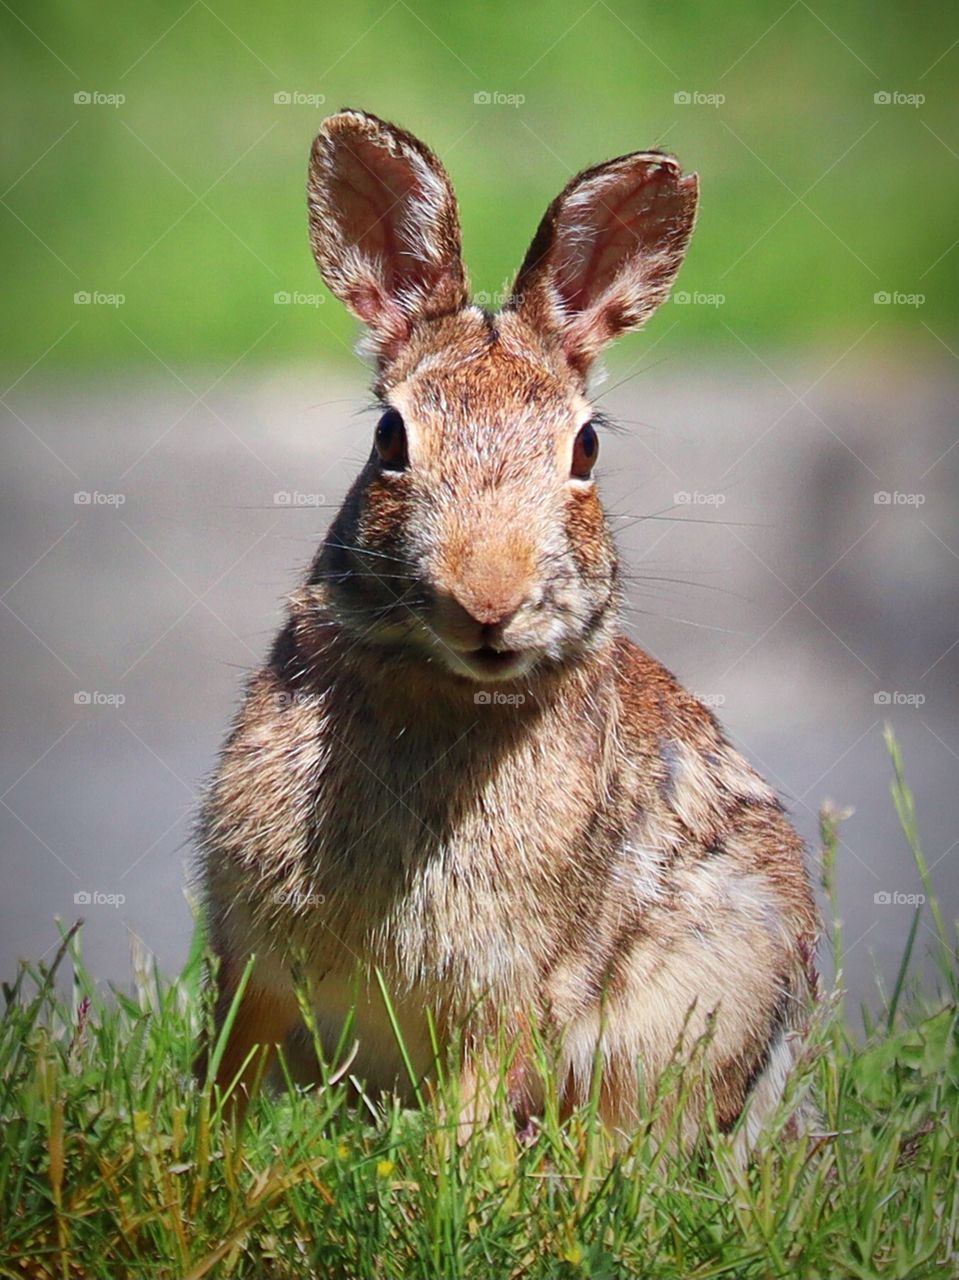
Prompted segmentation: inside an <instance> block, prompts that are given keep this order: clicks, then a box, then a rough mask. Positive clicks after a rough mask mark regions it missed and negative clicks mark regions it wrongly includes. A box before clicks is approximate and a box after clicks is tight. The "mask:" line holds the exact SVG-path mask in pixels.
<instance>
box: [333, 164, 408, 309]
mask: <svg viewBox="0 0 959 1280" xmlns="http://www.w3.org/2000/svg"><path fill="white" fill-rule="evenodd" d="M331 195H332V199H333V201H334V202H335V204H336V206H337V207H338V210H339V216H340V225H341V226H343V227H345V228H348V229H349V234H350V241H351V244H352V245H354V246H355V247H357V248H358V249H360V250H361V251H362V253H363V255H364V256H373V257H376V258H378V259H379V260H380V263H381V265H382V269H383V283H384V285H385V287H386V289H385V291H386V292H387V293H393V292H395V290H396V289H398V288H402V287H404V286H405V285H409V284H415V283H416V281H417V276H418V274H419V273H418V270H417V268H418V265H419V264H418V262H417V256H416V254H415V253H414V252H412V237H411V235H410V230H411V228H410V213H411V206H412V205H413V204H414V202H415V201H416V200H417V199H419V198H421V196H422V191H421V187H420V184H419V183H418V182H417V180H416V177H415V175H414V173H413V170H412V168H411V166H410V164H409V162H408V161H406V160H404V159H398V158H396V157H394V156H391V155H390V154H389V152H387V151H386V150H385V148H383V147H381V146H375V145H373V144H367V143H365V142H364V141H363V140H360V139H351V140H350V142H349V143H348V144H347V145H344V146H343V148H342V150H341V152H340V153H339V154H338V156H337V163H336V171H335V174H334V179H333V182H332V184H331Z"/></svg>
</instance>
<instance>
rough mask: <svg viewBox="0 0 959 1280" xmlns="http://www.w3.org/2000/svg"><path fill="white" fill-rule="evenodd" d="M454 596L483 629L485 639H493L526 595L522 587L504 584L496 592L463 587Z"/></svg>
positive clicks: (471, 619) (454, 592)
mask: <svg viewBox="0 0 959 1280" xmlns="http://www.w3.org/2000/svg"><path fill="white" fill-rule="evenodd" d="M452 595H453V599H454V600H455V601H456V603H457V604H458V605H459V607H460V608H461V609H462V610H463V612H464V613H465V614H468V615H469V620H470V621H471V622H473V623H475V624H476V625H477V626H479V627H481V628H482V630H483V633H484V638H492V636H493V634H494V633H495V632H496V631H497V630H502V628H503V627H505V626H506V624H507V623H508V622H509V621H510V619H511V618H512V617H513V616H514V615H515V614H516V613H517V611H518V610H519V608H520V606H521V605H522V603H523V600H524V598H525V595H526V593H525V591H524V589H523V587H522V586H518V585H515V584H512V583H503V584H501V586H500V587H499V589H496V590H490V589H485V590H484V589H482V588H480V589H479V590H474V589H472V588H469V587H467V588H462V587H461V588H460V589H459V590H454V591H453V593H452Z"/></svg>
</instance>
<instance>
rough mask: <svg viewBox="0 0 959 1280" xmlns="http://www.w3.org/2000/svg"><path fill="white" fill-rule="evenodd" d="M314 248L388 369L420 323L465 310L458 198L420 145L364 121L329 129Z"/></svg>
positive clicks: (351, 115) (318, 184)
mask: <svg viewBox="0 0 959 1280" xmlns="http://www.w3.org/2000/svg"><path fill="white" fill-rule="evenodd" d="M307 202H308V204H309V211H310V244H311V245H312V247H313V256H314V257H315V258H316V263H317V266H318V267H319V268H320V272H321V274H322V276H323V279H324V280H325V281H326V283H327V285H328V286H329V288H330V289H331V290H332V291H333V293H335V294H336V296H337V297H338V298H340V299H341V300H342V301H343V302H345V303H346V305H347V306H348V307H349V308H350V310H351V311H352V312H353V313H354V315H357V316H358V317H359V318H360V319H361V320H362V321H364V323H365V324H367V325H368V326H369V339H370V345H371V346H372V348H373V350H374V351H375V353H376V354H377V355H378V356H379V359H380V361H381V363H388V362H389V361H390V360H391V359H393V357H394V356H395V355H396V353H397V352H398V351H399V349H400V348H401V347H402V346H403V344H404V343H405V342H406V341H407V339H408V338H409V336H410V334H411V333H412V331H413V329H414V328H415V326H416V325H417V324H418V323H419V322H420V321H422V320H426V319H429V318H431V317H433V316H439V315H445V314H446V313H448V312H450V311H456V310H458V309H459V308H460V307H462V306H463V305H464V304H465V303H466V302H467V301H468V285H467V280H466V272H465V269H464V267H463V261H462V257H461V253H460V226H459V217H458V215H457V210H456V198H455V196H454V195H453V188H452V186H451V185H450V180H449V178H448V176H447V174H446V171H445V169H444V168H443V166H442V165H441V164H440V162H439V160H438V159H437V158H436V156H435V155H433V153H432V151H430V150H429V148H428V147H425V146H424V145H423V143H422V142H419V141H418V140H417V139H416V138H414V137H412V136H411V135H410V134H408V133H404V132H403V130H402V129H397V128H396V127H395V126H394V125H391V124H387V123H386V122H385V121H383V120H379V119H377V117H376V116H372V115H367V114H366V113H365V112H362V111H341V112H339V113H338V114H337V115H335V116H330V117H329V119H327V120H325V121H324V122H323V125H322V128H321V129H320V133H319V135H318V137H317V138H316V141H315V142H314V143H313V152H312V155H311V157H310V173H309V181H308V184H307Z"/></svg>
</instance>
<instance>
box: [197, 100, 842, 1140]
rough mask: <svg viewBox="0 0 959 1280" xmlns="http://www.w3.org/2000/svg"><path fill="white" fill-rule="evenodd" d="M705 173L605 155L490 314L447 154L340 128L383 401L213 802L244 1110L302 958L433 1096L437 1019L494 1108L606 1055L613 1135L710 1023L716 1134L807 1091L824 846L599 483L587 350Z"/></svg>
mask: <svg viewBox="0 0 959 1280" xmlns="http://www.w3.org/2000/svg"><path fill="white" fill-rule="evenodd" d="M697 198H698V181H697V178H696V176H695V175H690V176H686V177H684V176H683V175H682V172H681V168H680V165H679V163H678V162H677V160H676V159H675V158H674V157H672V156H670V155H666V154H662V153H660V152H658V151H648V152H636V153H634V154H630V155H624V156H620V157H619V158H617V159H614V160H610V161H608V162H607V163H605V164H600V165H597V166H596V167H595V168H591V169H587V170H586V171H584V172H582V173H580V174H579V175H578V176H576V177H574V178H573V179H572V180H571V181H570V182H569V183H568V184H567V186H566V187H565V188H564V190H563V191H562V192H561V193H560V194H559V195H558V196H557V198H556V199H555V200H554V201H553V203H552V204H551V205H550V206H549V208H548V209H547V211H546V214H545V216H544V217H543V219H542V222H541V223H540V225H539V229H538V230H537V232H536V235H535V237H534V239H533V241H532V244H531V246H530V249H529V251H528V253H527V254H526V257H525V259H524V261H523V264H522V266H521V267H520V269H519V273H518V275H517V276H516V279H515V282H514V284H513V286H512V289H511V291H510V294H509V296H508V297H507V298H506V300H505V303H504V305H503V307H502V309H501V310H500V311H499V313H498V314H492V313H490V312H489V311H488V310H485V309H483V308H481V307H479V306H476V305H473V304H472V303H471V300H470V292H469V286H468V282H467V276H466V271H465V269H464V266H463V261H462V257H461V251H460V227H459V218H458V212H457V205H456V200H455V197H454V194H453V190H452V187H451V184H450V180H449V178H448V176H447V174H446V171H445V170H444V168H443V166H442V164H441V163H440V161H439V160H438V159H437V157H436V156H435V155H434V154H433V153H432V151H430V150H429V149H428V148H427V147H426V146H425V145H424V144H423V143H421V142H420V141H418V140H417V139H416V138H414V137H412V136H411V135H410V134H409V133H407V132H405V131H404V130H402V129H400V128H398V127H396V126H394V125H392V124H389V123H387V122H385V121H383V120H381V119H379V118H377V117H376V116H374V115H370V114H367V113H365V112H362V111H356V110H343V111H341V112H339V113H337V114H335V115H333V116H331V117H329V118H328V119H327V120H326V121H325V122H324V123H323V125H322V127H321V129H320V132H319V135H318V137H317V138H316V140H315V142H314V144H313V147H312V153H311V159H310V165H309V181H308V207H309V232H310V241H311V245H312V249H313V254H314V256H315V258H316V262H317V264H318V267H319V270H320V272H321V274H322V276H323V279H324V280H325V282H326V284H327V285H328V287H329V288H330V290H331V291H332V292H333V293H334V294H335V295H336V296H337V297H338V298H339V299H341V300H342V301H343V302H344V303H345V304H346V306H347V307H348V308H349V309H350V310H351V311H352V312H353V313H354V315H355V316H356V317H358V318H359V320H361V321H362V322H363V323H364V325H365V326H366V337H365V339H364V344H365V349H366V351H367V352H368V354H370V355H372V357H373V361H374V367H375V377H374V382H373V389H374V393H375V396H376V399H377V401H378V404H379V411H380V416H379V419H378V422H377V425H376V428H375V433H374V439H373V442H372V445H371V451H370V455H369V458H368V460H367V462H366V464H365V465H364V466H363V468H362V471H361V472H360V474H359V475H358V477H357V478H356V480H355V483H354V484H353V485H352V487H351V488H350V490H349V492H348V495H347V497H346V499H345V501H344V502H343V505H342V508H341V509H340V510H339V512H338V514H337V515H336V516H335V518H334V519H333V521H332V524H331V526H330V528H329V531H328V533H327V534H326V536H325V538H324V539H323V541H322V544H321V546H320V548H319V551H318V552H317V554H316V556H315V559H314V560H313V563H312V565H311V567H310V569H309V572H308V574H307V575H306V579H305V581H304V582H303V585H302V586H300V587H299V588H298V589H297V590H295V591H294V592H293V593H292V595H291V596H290V598H289V606H288V615H287V618H286V622H285V625H284V626H283V627H282V630H281V631H280V633H279V635H278V636H277V638H276V640H275V642H274V644H273V647H272V650H271V652H270V654H269V659H268V661H267V662H266V665H265V666H264V667H263V668H262V669H261V670H259V671H258V672H256V674H254V675H253V676H252V678H251V679H250V681H249V685H248V690H247V694H246V700H245V703H244V704H243V707H242V709H241V711H240V712H239V715H238V718H237V719H236V722H235V724H234V726H233V729H232V732H231V734H230V736H229V738H228V740H227V742H226V745H225V746H224V748H223V751H222V755H221V758H220V762H219V766H218V769H217V771H216V773H215V775H214V778H213V780H212V782H211V784H210V786H209V789H208V793H207V797H206V799H205V802H204V806H203V810H202V814H201V819H200V824H199V842H198V843H199V850H200V867H201V879H202V885H203V893H204V899H205V905H206V913H207V918H208V922H209V931H210V939H211V946H212V949H213V952H214V953H215V956H216V958H217V979H218V996H217V998H216V1008H215V1022H216V1028H217V1030H219V1029H222V1027H223V1024H224V1020H225V1019H226V1017H227V1015H228V1012H229V1011H230V1009H231V1006H233V1005H234V1004H235V1005H236V1014H235V1018H234V1020H233V1023H232V1026H231V1030H230V1034H229V1036H228V1038H227V1042H226V1048H225V1052H224V1053H223V1055H222V1059H221V1061H220V1064H219V1074H218V1079H219V1082H220V1084H221V1085H222V1086H223V1087H224V1088H226V1087H227V1086H229V1085H230V1084H231V1082H235V1083H236V1084H237V1093H236V1097H237V1098H238V1103H237V1105H238V1106H239V1107H240V1108H241V1109H242V1108H243V1107H244V1106H245V1104H246V1098H247V1095H248V1094H249V1093H250V1092H251V1091H252V1089H253V1088H254V1086H255V1083H256V1082H257V1081H258V1080H259V1079H260V1077H261V1075H262V1073H263V1070H264V1059H265V1060H267V1061H269V1060H270V1059H272V1057H273V1055H274V1054H275V1051H276V1048H277V1046H280V1045H283V1044H285V1043H287V1042H288V1041H289V1040H290V1038H291V1036H294V1035H295V1033H296V1028H297V1027H300V1028H301V1033H302V1015H301V1007H300V1003H299V1002H298V998H297V992H298V991H300V992H302V991H303V990H304V984H305V989H307V990H308V992H309V1002H310V1007H312V1008H313V1009H314V1010H315V1014H314V1016H315V1028H316V1031H317V1032H318V1034H319V1036H320V1037H321V1039H322V1043H323V1045H324V1046H325V1047H326V1050H327V1051H329V1052H331V1053H332V1052H333V1049H334V1048H335V1046H336V1045H337V1043H338V1042H339V1041H340V1038H341V1036H342V1035H343V1034H344V1028H348V1042H349V1041H355V1043H353V1050H352V1051H353V1054H354V1057H353V1059H352V1063H351V1067H350V1070H351V1071H352V1073H353V1075H354V1076H355V1077H356V1078H357V1079H358V1080H359V1081H362V1082H363V1087H364V1088H365V1089H368V1090H370V1091H395V1093H397V1094H398V1095H399V1097H400V1098H401V1099H403V1100H410V1099H412V1098H413V1097H414V1096H415V1095H416V1093H417V1092H418V1091H417V1089H416V1088H415V1082H416V1081H418V1080H420V1079H426V1078H428V1077H429V1075H430V1072H431V1068H432V1067H433V1065H434V1063H435V1058H436V1044H435V1043H434V1040H435V1039H438V1041H439V1043H440V1045H441V1046H442V1045H450V1044H458V1045H459V1046H460V1049H459V1052H460V1059H461V1060H460V1063H459V1070H460V1099H461V1107H462V1116H461V1123H462V1124H464V1125H466V1126H467V1128H468V1127H469V1126H470V1125H472V1124H476V1123H479V1122H480V1121H481V1120H482V1118H483V1116H484V1115H486V1114H488V1105H486V1104H484V1103H483V1101H482V1096H481V1095H482V1086H481V1082H482V1081H483V1080H484V1079H485V1080H489V1079H490V1078H495V1076H496V1073H497V1071H498V1070H499V1071H505V1075H506V1088H507V1090H508V1102H509V1106H510V1107H512V1109H513V1112H514V1114H515V1117H516V1123H517V1125H518V1126H519V1127H520V1128H521V1129H522V1128H523V1127H524V1126H528V1125H529V1124H531V1123H532V1124H535V1123H536V1117H537V1116H539V1115H540V1114H541V1113H542V1112H543V1109H544V1106H545V1105H546V1097H545V1089H546V1088H547V1085H546V1084H545V1082H544V1079H543V1072H542V1071H540V1070H538V1068H537V1066H536V1053H535V1052H534V1048H533V1045H534V1041H536V1042H542V1043H547V1042H548V1043H549V1044H550V1045H553V1046H555V1055H556V1058H555V1061H556V1064H557V1065H556V1072H555V1077H552V1078H554V1079H555V1081H556V1084H555V1087H556V1088H557V1089H558V1090H559V1093H560V1096H559V1098H558V1099H554V1101H556V1102H557V1104H558V1106H559V1107H560V1108H561V1109H562V1112H563V1114H567V1113H568V1111H569V1109H570V1108H573V1107H575V1106H576V1105H577V1104H578V1103H581V1102H583V1101H584V1100H585V1099H586V1098H587V1097H588V1096H589V1090H590V1085H591V1080H592V1079H593V1072H594V1064H595V1062H596V1061H597V1054H598V1055H599V1058H600V1060H601V1062H602V1066H603V1071H602V1083H601V1087H600V1095H599V1108H600V1111H601V1114H602V1117H603V1119H604V1121H605V1122H606V1124H607V1125H608V1126H609V1127H610V1129H611V1130H613V1131H615V1132H618V1133H626V1134H628V1133H629V1132H630V1131H631V1129H632V1128H634V1127H635V1126H636V1124H637V1123H638V1120H639V1117H640V1115H641V1114H642V1107H643V1105H644V1103H643V1092H642V1091H643V1089H646V1090H647V1091H649V1090H651V1089H652V1088H653V1087H654V1085H655V1083H656V1081H657V1080H658V1079H660V1077H661V1076H662V1073H663V1072H664V1070H666V1068H667V1067H668V1066H669V1064H670V1063H671V1062H672V1061H673V1060H674V1056H675V1054H676V1052H677V1049H678V1048H679V1047H680V1046H683V1045H685V1046H686V1047H689V1046H691V1045H695V1044H700V1045H701V1046H702V1054H703V1065H702V1071H703V1075H702V1085H701V1087H700V1086H697V1087H696V1088H695V1089H694V1090H692V1092H691V1094H690V1099H689V1101H688V1105H687V1107H686V1116H685V1119H684V1122H683V1123H684V1124H685V1125H687V1126H690V1125H691V1126H692V1128H693V1130H695V1128H696V1126H697V1125H701V1121H702V1116H703V1112H704V1108H705V1106H706V1105H707V1099H709V1098H711V1099H712V1106H713V1107H714V1114H715V1117H716V1120H717V1122H718V1125H719V1127H720V1129H721V1130H723V1131H728V1130H730V1129H732V1128H733V1127H734V1126H737V1121H739V1119H740V1117H741V1116H743V1115H744V1111H745V1113H746V1114H745V1116H744V1124H746V1125H747V1126H748V1127H749V1131H750V1132H751V1133H755V1132H756V1131H758V1127H759V1125H760V1124H761V1123H762V1121H763V1119H764V1117H765V1116H767V1115H768V1113H769V1112H770V1109H771V1108H773V1107H774V1106H775V1104H776V1102H777V1100H778V1099H779V1097H780V1095H781V1093H782V1090H783V1085H784V1081H785V1079H786V1076H787V1073H788V1071H789V1069H790V1066H791V1065H792V1063H793V1062H794V1059H795V1058H796V1055H797V1051H798V1046H799V1045H800V1044H801V1043H802V1033H803V1029H804V1027H805V1025H806V1018H807V1015H808V1010H809V1008H810V1005H811V1002H812V1000H813V998H814V994H815V990H816V974H815V969H814V949H815V944H816V938H817V933H818V918H817V912H816V907H815V905H814V901H813V896H812V893H811V888H810V884H809V880H808V877H807V873H806V871H805V869H804V860H803V848H802V845H801V842H800V840H799V838H798V836H797V835H796V833H795V831H794V830H793V828H792V826H791V825H790V823H789V821H788V820H787V817H786V816H785V814H784V810H783V808H782V806H781V804H780V802H779V801H778V799H777V797H776V795H775V794H774V792H773V790H772V789H771V788H770V787H769V786H768V785H767V784H766V782H764V781H763V780H762V779H761V778H760V777H759V776H758V775H757V774H756V773H755V772H754V771H753V769H752V768H751V767H750V765H749V764H747V762H746V761H745V760H744V758H743V757H742V756H741V755H740V754H739V753H738V752H737V751H736V750H734V749H733V747H732V746H730V744H729V743H728V741H727V740H726V738H725V737H724V736H723V733H722V730H721V729H720V727H719V726H718V724H717V721H716V720H715V718H714V716H713V715H712V713H711V712H710V711H709V710H708V709H707V708H706V707H705V706H704V705H703V704H702V703H701V702H700V701H699V700H698V699H697V698H696V697H694V696H693V695H692V694H690V693H688V692H686V690H685V689H683V688H682V687H681V685H680V684H679V683H678V682H677V680H676V679H675V678H674V677H673V676H672V675H671V674H670V673H669V672H668V671H667V670H666V669H665V668H664V667H662V666H661V665H660V664H659V663H658V662H657V661H655V660H654V659H653V658H651V657H649V656H648V655H646V654H645V653H643V652H642V651H641V650H640V649H639V648H638V647H637V646H636V645H634V644H633V643H632V642H631V641H630V640H629V639H627V638H626V637H625V635H624V634H623V632H622V630H621V629H620V601H621V595H622V586H621V574H620V568H619V562H618V559H617V553H616V548H615V546H614V542H613V538H612V536H611V533H610V529H609V526H608V524H607V520H606V517H605V515H604V511H603V507H602V505H601V502H600V498H599V494H598V491H597V484H596V479H595V466H596V461H597V456H598V452H599V448H600V439H601V436H602V422H601V420H600V418H599V415H598V414H597V413H596V411H595V410H594V408H593V407H592V405H591V402H590V398H589V393H588V387H587V378H588V374H589V371H590V368H591V366H592V365H593V363H594V361H595V359H596V357H597V356H598V355H599V352H600V351H601V349H602V348H603V347H605V346H606V344H607V343H609V342H610V341H612V340H613V339H615V338H616V337H617V336H618V335H620V334H622V333H625V332H627V331H630V330H634V329H637V328H638V327H639V326H641V325H642V324H643V323H644V322H645V321H646V320H647V319H648V318H649V316H651V315H652V313H653V312H654V310H655V309H656V308H657V306H658V305H659V304H660V303H662V302H663V301H664V299H665V298H666V297H667V296H668V294H669V291H670V288H671V286H672V284H673V281H674V279H675V277H676V274H677V272H678V270H679V267H680V264H681V262H682V260H683V257H684V255H685V252H686V248H687V245H688V243H689V239H690V236H691V234H692V231H693V224H694V221H695V217H696V208H697ZM251 957H252V959H251ZM248 962H249V965H250V966H251V967H250V968H249V971H248V973H247V966H248ZM245 973H246V975H247V977H248V981H247V984H246V986H245V988H244V989H243V992H242V996H239V997H238V999H237V1000H235V997H237V992H238V984H239V982H240V979H241V976H243V975H244V974H245ZM380 984H382V986H381V985H380ZM384 992H386V993H387V995H388V997H389V999H388V1001H387V999H386V998H385V997H384ZM427 1011H429V1014H430V1018H428V1017H427ZM430 1021H432V1028H431V1026H430ZM394 1023H395V1026H394ZM397 1031H399V1033H400V1037H399V1038H398V1036H397V1034H396V1032H397ZM504 1033H505V1035H506V1040H505V1041H504V1039H503V1034H504ZM497 1037H499V1039H497ZM400 1038H401V1039H402V1044H403V1046H404V1047H403V1048H402V1049H401V1047H400V1044H399V1039H400ZM496 1043H499V1044H500V1045H503V1044H504V1043H508V1044H509V1046H510V1051H509V1053H508V1055H506V1056H507V1058H508V1060H507V1061H501V1062H497V1061H495V1060H491V1057H490V1054H491V1053H493V1052H494V1050H491V1048H490V1046H491V1045H493V1044H496ZM404 1054H405V1056H404ZM410 1070H411V1071H412V1077H413V1079H412V1081H411V1076H410ZM484 1107H485V1109H484ZM737 1128H738V1129H742V1128H743V1125H739V1126H737Z"/></svg>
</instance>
